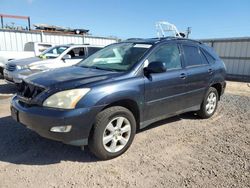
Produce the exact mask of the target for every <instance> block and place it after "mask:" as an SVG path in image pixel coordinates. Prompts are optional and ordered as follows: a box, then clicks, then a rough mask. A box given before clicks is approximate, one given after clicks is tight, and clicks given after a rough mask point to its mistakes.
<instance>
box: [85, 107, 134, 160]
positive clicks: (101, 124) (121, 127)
mask: <svg viewBox="0 0 250 188" xmlns="http://www.w3.org/2000/svg"><path fill="white" fill-rule="evenodd" d="M135 132H136V121H135V118H134V116H133V114H132V113H131V112H130V111H129V110H128V109H126V108H124V107H121V106H115V107H110V108H107V109H105V110H103V111H102V112H100V113H99V114H98V115H97V117H96V123H95V125H94V129H93V132H92V135H91V138H90V140H89V148H90V150H91V151H92V152H93V153H94V154H95V155H96V156H97V157H98V158H100V159H103V160H107V159H112V158H115V157H117V156H119V155H121V154H122V153H124V152H125V151H126V150H127V149H128V148H129V146H130V145H131V143H132V141H133V139H134V136H135Z"/></svg>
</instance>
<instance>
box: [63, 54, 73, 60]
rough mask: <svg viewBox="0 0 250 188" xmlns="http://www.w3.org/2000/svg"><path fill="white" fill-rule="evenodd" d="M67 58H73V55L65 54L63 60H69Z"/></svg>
mask: <svg viewBox="0 0 250 188" xmlns="http://www.w3.org/2000/svg"><path fill="white" fill-rule="evenodd" d="M67 59H71V55H69V54H66V55H65V56H63V58H62V60H67Z"/></svg>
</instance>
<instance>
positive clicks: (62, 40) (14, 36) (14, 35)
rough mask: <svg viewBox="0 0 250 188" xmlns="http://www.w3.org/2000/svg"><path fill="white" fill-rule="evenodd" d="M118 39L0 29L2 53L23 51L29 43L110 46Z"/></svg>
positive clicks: (0, 48)
mask: <svg viewBox="0 0 250 188" xmlns="http://www.w3.org/2000/svg"><path fill="white" fill-rule="evenodd" d="M117 41H118V39H116V38H105V37H95V36H81V35H69V34H51V33H44V32H43V33H42V32H34V31H9V30H2V29H0V51H6V50H7V51H23V49H24V45H25V44H26V43H27V42H45V43H52V44H94V45H104V46H106V45H109V44H112V43H115V42H117Z"/></svg>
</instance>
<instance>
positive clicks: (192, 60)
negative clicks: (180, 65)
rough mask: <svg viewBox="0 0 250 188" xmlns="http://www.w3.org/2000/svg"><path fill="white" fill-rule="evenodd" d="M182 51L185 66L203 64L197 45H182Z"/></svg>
mask: <svg viewBox="0 0 250 188" xmlns="http://www.w3.org/2000/svg"><path fill="white" fill-rule="evenodd" d="M183 51H184V55H185V62H186V65H187V67H188V66H195V65H201V64H203V62H202V60H201V56H200V54H199V50H198V48H197V47H195V46H187V45H183Z"/></svg>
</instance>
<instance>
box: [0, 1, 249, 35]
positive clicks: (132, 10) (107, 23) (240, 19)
mask: <svg viewBox="0 0 250 188" xmlns="http://www.w3.org/2000/svg"><path fill="white" fill-rule="evenodd" d="M1 13H3V14H14V15H23V16H30V17H31V23H32V24H37V23H46V24H52V25H58V26H63V27H71V28H83V29H89V30H90V33H91V34H93V35H95V36H116V37H118V38H121V39H126V38H134V37H136V38H147V37H156V36H157V34H156V29H155V23H156V22H157V21H168V22H170V23H173V24H175V25H176V26H177V28H178V29H179V30H180V31H185V30H186V28H187V27H191V28H192V33H191V35H190V38H194V39H205V38H206V39H207V38H225V37H246V36H250V0H206V1H204V0H203V1H202V0H179V1H170V0H0V14H1ZM5 21H6V22H7V23H10V22H15V23H17V24H22V25H25V22H23V21H20V20H10V19H6V20H5Z"/></svg>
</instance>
